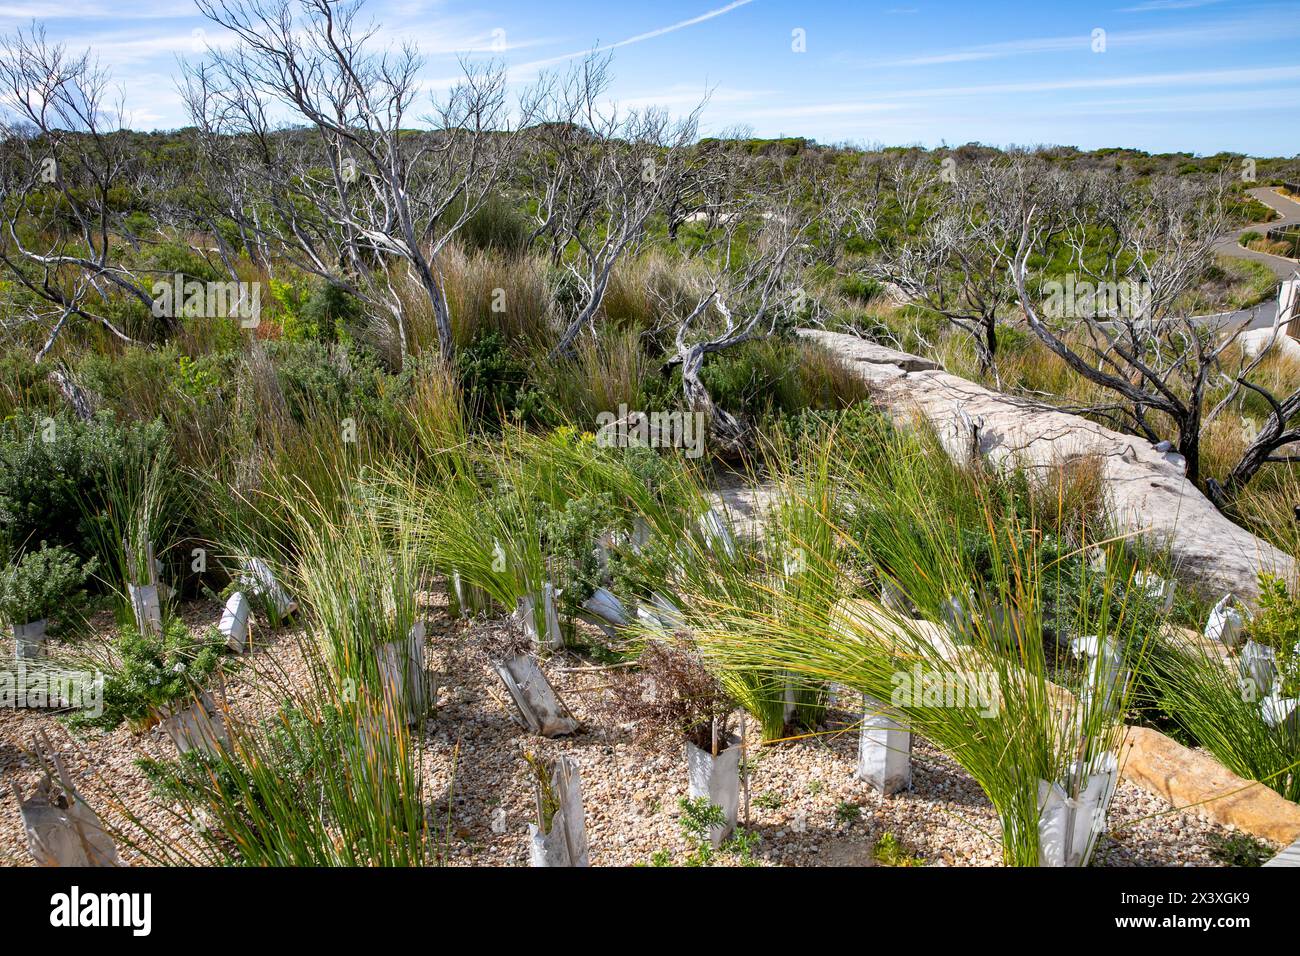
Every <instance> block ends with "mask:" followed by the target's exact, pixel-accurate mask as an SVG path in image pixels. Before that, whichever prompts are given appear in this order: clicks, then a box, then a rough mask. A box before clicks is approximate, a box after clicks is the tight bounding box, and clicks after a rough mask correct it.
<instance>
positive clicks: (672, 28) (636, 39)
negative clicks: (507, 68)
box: [512, 0, 754, 72]
mask: <svg viewBox="0 0 1300 956" xmlns="http://www.w3.org/2000/svg"><path fill="white" fill-rule="evenodd" d="M753 2H754V0H733V2H732V3H729V4H727V5H726V6H724V7H718V8H717V9H715V10H709V11H707V12H705V13H702V14H700V15H699V16H697V17H691V18H690V19H689V20H679V21H678V22H677V23H672V24H669V25H668V26H666V27H659V28H657V29H655V30H647V31H646V32H645V33H638V34H637V35H636V36H631V37H628V38H627V39H625V40H619V41H618V42H616V43H609V44H598V45H597V46H596V47H594V48H592V49H587V50H576V51H574V52H573V53H562V54H560V55H559V56H552V57H547V58H546V59H544V60H534V61H532V62H531V63H521V64H519V65H518V66H516V67H514V68H513V69H512V72H514V71H516V70H517V71H520V72H524V71H528V70H540V69H543V68H544V67H548V66H553V65H555V64H556V63H563V62H565V61H566V60H574V59H577V58H578V57H580V56H586V55H587V54H589V53H593V52H594V53H601V52H604V51H606V50H617V49H618V48H619V47H625V46H631V45H632V44H633V43H641V42H642V41H644V40H653V39H654V38H655V37H661V36H664V35H665V34H668V33H675V32H677V31H678V30H684V29H686V28H687V27H693V26H695V25H696V24H697V23H703V22H705V21H706V20H712V19H713V18H714V17H720V16H723V15H724V14H727V13H730V12H731V11H732V10H737V9H739V8H740V7H744V6H748V5H749V4H751V3H753Z"/></svg>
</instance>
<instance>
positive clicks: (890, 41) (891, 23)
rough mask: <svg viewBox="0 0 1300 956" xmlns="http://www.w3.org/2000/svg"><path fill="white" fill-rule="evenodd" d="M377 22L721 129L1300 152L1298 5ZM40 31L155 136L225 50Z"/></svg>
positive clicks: (1056, 1)
mask: <svg viewBox="0 0 1300 956" xmlns="http://www.w3.org/2000/svg"><path fill="white" fill-rule="evenodd" d="M365 16H367V17H370V18H372V19H374V20H375V21H376V22H377V23H380V24H382V27H383V29H382V32H381V35H382V36H384V37H386V38H388V39H392V40H398V39H410V40H414V41H415V42H416V43H417V44H418V46H419V47H420V49H421V50H422V52H424V54H425V55H426V57H427V60H428V64H427V70H426V72H427V79H428V80H429V82H430V84H431V85H432V86H434V87H436V86H437V85H438V84H439V83H441V82H443V81H444V80H445V78H447V77H449V76H451V75H453V74H454V72H455V68H456V55H457V54H458V53H469V54H470V55H471V56H472V57H483V58H486V57H490V56H493V55H496V56H499V57H500V58H502V59H504V60H505V62H506V63H507V64H508V65H509V67H510V69H511V78H512V80H513V81H515V82H517V83H519V84H523V83H526V82H527V81H528V80H529V79H531V78H532V77H534V76H535V75H536V73H537V71H538V70H540V69H562V68H563V67H564V66H565V64H566V63H568V62H570V61H571V60H572V59H573V58H576V57H578V56H581V55H582V54H583V53H585V52H586V51H588V50H590V49H591V48H592V47H594V46H596V45H600V46H602V47H605V48H613V49H614V64H613V69H614V73H615V75H616V78H617V79H616V83H615V86H614V89H613V96H614V98H615V99H616V100H618V101H619V102H620V103H623V104H626V105H629V106H631V105H644V104H649V103H659V104H662V105H664V106H667V107H669V108H671V109H673V110H676V111H681V112H685V111H687V110H689V109H690V107H691V106H692V105H693V104H695V103H696V102H698V101H699V99H700V98H701V97H702V96H703V95H704V94H705V93H706V92H709V91H711V98H710V102H709V105H708V107H707V108H706V110H705V112H704V117H703V120H704V130H705V132H719V131H721V130H723V129H726V128H728V127H731V126H734V125H737V124H744V125H747V126H749V127H751V128H752V129H753V132H754V133H755V134H756V135H761V136H774V135H778V134H785V135H798V136H809V137H813V138H815V139H817V140H820V141H822V142H844V141H849V142H857V143H866V144H876V143H883V144H886V145H896V144H910V143H920V144H922V145H925V146H935V145H939V144H940V143H945V142H946V143H948V144H950V145H952V144H960V143H965V142H970V141H973V140H978V141H980V142H984V143H990V144H994V145H1008V144H1013V143H1014V144H1022V145H1031V144H1038V143H1063V144H1070V145H1077V146H1081V147H1084V148H1093V147H1100V146H1134V147H1138V148H1141V149H1146V150H1150V151H1152V152H1164V151H1174V150H1185V151H1189V152H1196V153H1214V152H1217V151H1219V150H1231V151H1237V152H1244V153H1248V154H1251V155H1257V156H1263V155H1286V156H1291V155H1295V154H1296V153H1297V152H1300V123H1297V114H1300V3H1296V2H1292V3H1280V2H1252V0H1112V2H1109V3H1106V2H1103V3H1077V2H1070V0H1065V2H1061V0H1037V2H1006V0H1003V2H975V0H972V2H957V0H951V2H942V3H936V2H926V0H886V2H884V3H868V2H842V0H823V2H816V0H804V2H791V0H660V2H655V3H618V2H616V0H600V2H597V0H486V2H472V3H471V2H461V0H370V2H368V3H367V5H366V14H365ZM33 19H38V20H40V21H42V22H43V23H44V24H45V26H46V28H47V31H48V32H49V34H50V35H51V36H52V37H54V38H56V39H59V40H63V41H66V42H67V43H68V44H69V45H70V46H73V47H87V46H88V47H91V48H93V49H94V50H95V51H96V53H97V55H98V57H99V60H100V62H101V64H103V65H105V66H107V67H110V68H111V69H112V72H113V76H114V78H115V80H116V81H117V82H118V84H119V85H120V86H121V87H122V91H123V95H124V102H125V105H126V113H127V116H128V120H129V123H130V125H132V126H134V127H136V128H141V129H148V128H170V127H175V126H180V125H184V124H185V116H184V112H183V109H182V106H181V101H180V97H179V96H178V94H177V93H176V90H175V87H176V76H177V74H178V72H179V71H178V66H177V61H178V59H183V58H193V57H197V56H200V55H201V54H200V53H199V52H198V51H200V50H201V48H202V47H203V45H204V44H205V43H207V44H221V43H223V42H226V40H225V38H223V37H222V36H221V34H220V32H219V31H218V30H216V29H215V28H213V27H212V26H211V25H210V24H208V23H207V22H206V21H205V20H203V19H202V18H201V17H199V16H198V15H197V13H196V11H195V10H194V9H193V7H192V6H191V4H190V0H58V2H51V0H0V29H3V30H4V32H9V31H11V30H13V29H14V28H17V27H19V26H25V25H27V24H29V23H30V22H31V21H32V20H33ZM200 29H203V30H204V32H203V33H196V31H198V30H200ZM796 31H802V33H801V34H799V33H797V32H796ZM1095 31H1104V36H1103V35H1102V34H1097V35H1096V36H1097V39H1094V35H1095ZM800 38H802V41H803V43H802V45H803V47H804V49H803V51H802V52H798V51H796V49H795V48H796V47H797V46H799V45H800V44H799V39H800ZM1100 39H1104V49H1100V50H1098V49H1094V48H1095V47H1100V46H1102V45H1103V44H1102V43H1100V42H1098V40H1100Z"/></svg>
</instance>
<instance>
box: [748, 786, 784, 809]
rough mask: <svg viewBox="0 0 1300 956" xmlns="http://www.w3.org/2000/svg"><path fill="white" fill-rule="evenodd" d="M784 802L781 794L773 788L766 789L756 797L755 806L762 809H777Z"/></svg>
mask: <svg viewBox="0 0 1300 956" xmlns="http://www.w3.org/2000/svg"><path fill="white" fill-rule="evenodd" d="M783 802H784V801H783V800H782V799H781V795H780V794H779V793H773V792H772V791H771V790H766V791H764V792H763V793H760V794H759V795H758V796H756V797H755V798H754V806H756V807H758V808H759V809H760V810H776V809H778V808H779V807H780V806H781V804H782V803H783Z"/></svg>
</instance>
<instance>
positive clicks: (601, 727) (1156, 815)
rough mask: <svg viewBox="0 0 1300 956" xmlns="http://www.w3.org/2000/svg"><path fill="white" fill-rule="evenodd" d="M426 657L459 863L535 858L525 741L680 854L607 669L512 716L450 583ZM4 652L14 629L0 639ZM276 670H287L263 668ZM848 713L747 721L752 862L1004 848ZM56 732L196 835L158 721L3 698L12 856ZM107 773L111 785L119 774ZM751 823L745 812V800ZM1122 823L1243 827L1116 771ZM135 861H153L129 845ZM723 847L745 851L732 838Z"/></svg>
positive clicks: (259, 680) (159, 828) (198, 616)
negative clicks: (565, 731) (91, 726)
mask: <svg viewBox="0 0 1300 956" xmlns="http://www.w3.org/2000/svg"><path fill="white" fill-rule="evenodd" d="M183 614H184V616H185V618H186V621H187V623H190V624H191V625H192V626H196V627H200V626H209V625H210V624H211V623H214V622H215V621H216V619H217V617H218V616H219V614H220V607H219V605H217V604H215V603H212V602H196V603H193V604H188V605H186V606H185V608H184V609H183ZM429 619H430V627H429V635H430V636H429V646H428V651H429V659H430V665H429V666H430V668H431V670H432V671H433V672H434V675H435V679H436V680H437V682H438V685H439V689H438V707H437V710H436V712H435V713H434V714H433V715H431V717H430V718H429V719H428V720H427V721H426V722H425V725H424V746H423V748H422V756H421V759H422V763H423V769H424V774H425V787H426V797H427V800H428V803H429V805H430V806H431V807H432V808H433V811H434V812H433V815H434V816H435V817H436V818H437V819H438V820H439V821H440V823H442V822H446V821H448V820H449V821H450V826H449V828H448V831H449V832H448V833H447V834H445V835H444V837H443V842H444V843H445V846H446V850H447V857H448V862H449V863H451V864H453V865H467V866H512V865H526V864H527V860H528V837H527V830H528V823H529V822H530V821H531V820H532V817H533V812H534V811H533V793H532V782H531V780H532V778H531V775H530V773H529V771H528V768H527V765H526V763H525V761H524V754H525V753H526V752H531V753H534V754H540V755H545V754H558V753H566V754H569V755H571V756H573V757H574V758H575V759H576V760H577V763H578V767H579V771H580V776H581V779H582V785H583V793H584V804H585V807H586V821H587V833H588V839H589V842H590V845H591V862H592V865H594V866H626V865H632V864H643V863H649V862H651V860H652V858H653V857H654V856H655V855H656V854H659V855H660V859H663V857H664V855H665V854H666V855H667V858H668V859H669V860H671V861H672V862H674V863H681V862H683V861H684V860H685V859H686V857H687V856H688V854H689V852H690V849H691V847H690V844H689V843H688V841H687V840H686V838H685V837H684V836H683V834H682V831H681V825H680V821H679V809H678V801H679V799H680V798H681V797H683V796H685V795H686V768H685V760H684V757H683V755H682V753H681V751H670V750H667V749H653V748H649V747H647V746H645V745H643V744H641V743H639V742H637V741H636V740H634V739H633V738H632V737H631V735H630V734H629V733H628V732H627V729H620V728H617V727H611V726H609V725H608V723H607V722H603V721H600V720H596V719H591V718H592V714H591V710H590V704H591V702H593V701H594V700H595V697H596V695H598V694H600V693H601V692H602V688H603V686H604V685H606V684H607V683H608V682H609V680H610V674H609V672H608V671H602V670H595V669H593V668H592V667H591V666H590V665H589V664H587V663H586V662H584V661H582V660H579V659H577V658H574V657H569V656H560V657H556V658H552V659H551V660H550V661H549V662H547V664H546V670H547V673H548V676H549V677H550V678H551V680H552V682H553V684H554V685H555V687H556V690H557V691H558V692H559V694H560V695H561V697H562V698H563V699H564V700H565V701H566V702H567V703H568V704H569V706H570V708H571V709H572V710H573V711H574V713H575V714H576V715H577V716H578V717H579V718H581V719H583V721H584V727H583V729H582V730H580V731H579V732H578V733H577V734H574V735H572V736H570V737H566V738H560V739H555V740H545V739H542V738H537V737H532V736H529V735H527V734H526V733H525V732H524V731H523V730H522V729H520V728H519V727H518V726H517V725H516V724H515V722H514V720H513V719H512V713H513V706H512V705H511V704H510V703H509V700H508V697H507V695H506V692H505V689H504V688H503V687H502V686H501V684H500V682H499V680H498V679H497V677H496V675H495V673H494V672H493V671H492V670H491V669H490V667H489V665H488V663H487V659H486V656H485V654H484V652H483V647H484V645H485V643H486V641H487V640H488V639H489V638H490V636H491V635H492V633H493V632H494V630H496V628H497V627H498V625H494V624H493V623H492V622H490V621H474V622H465V621H453V620H450V619H449V618H448V616H447V614H446V606H445V599H441V598H435V606H432V607H430V608H429ZM301 637H302V635H301V634H299V633H295V632H293V631H290V630H283V631H280V632H278V633H273V634H268V633H267V632H266V631H265V630H263V631H259V632H257V633H255V637H254V641H255V646H254V650H253V652H252V653H251V654H250V655H248V656H247V657H245V658H243V659H241V661H240V666H238V667H237V668H236V672H235V673H234V674H232V675H230V676H229V677H228V678H227V679H226V681H225V693H226V696H227V700H228V701H229V703H230V707H231V710H232V713H233V715H234V716H235V718H236V719H238V720H255V719H261V718H264V717H266V716H268V715H270V714H272V713H274V711H275V709H276V708H277V707H278V706H279V705H280V704H281V703H282V691H280V690H278V689H277V688H280V687H283V686H284V685H285V683H286V682H287V683H289V684H290V685H293V686H298V687H305V686H307V678H306V665H305V663H304V660H303V656H302V654H301V651H300V650H299V648H298V643H297V642H298V640H299V639H301ZM101 640H102V638H101ZM0 654H3V655H4V659H7V660H8V659H12V645H11V644H0ZM271 670H274V671H276V672H277V673H278V674H279V675H280V677H279V679H278V680H276V681H275V682H272V681H270V680H268V679H267V678H266V676H265V675H266V674H267V673H268V672H269V671H271ZM851 719H852V718H851V716H850V715H848V714H844V713H837V712H832V713H831V714H830V716H829V718H828V722H827V725H826V727H825V728H823V731H822V732H820V733H819V734H817V735H815V736H809V737H806V738H804V739H801V740H798V741H793V742H788V743H783V744H779V745H774V746H768V747H763V746H761V745H760V742H759V739H758V734H757V728H756V726H755V723H754V722H753V721H750V722H749V726H750V733H749V739H748V741H747V747H748V753H749V754H750V758H751V761H752V765H753V769H752V773H751V775H750V801H749V824H748V828H749V829H750V830H751V831H752V832H753V833H754V834H755V835H757V837H758V842H757V844H756V846H755V847H754V849H753V852H752V860H751V862H753V863H756V864H758V865H777V866H871V865H876V861H875V860H874V858H873V854H872V847H873V846H874V845H875V843H876V842H877V841H878V840H879V839H880V838H881V837H882V836H883V835H885V834H887V833H888V834H892V835H893V837H894V838H895V840H896V841H897V842H898V844H899V845H900V846H901V848H902V850H903V851H904V852H905V853H906V854H908V855H911V856H915V857H919V858H921V859H922V860H924V862H925V863H926V864H927V865H941V866H997V865H1000V863H1001V851H1000V847H999V841H998V833H999V826H998V821H997V816H996V814H995V813H994V812H993V808H992V806H991V805H990V804H989V802H988V800H986V799H985V798H984V796H983V794H982V793H981V791H980V789H979V787H978V786H977V785H976V784H975V782H974V781H973V780H971V779H970V778H969V777H967V776H966V775H965V774H964V773H963V772H962V771H961V769H960V768H959V767H957V766H956V765H955V764H954V763H953V762H952V761H951V760H949V759H948V758H946V757H945V756H944V755H942V754H940V753H939V752H937V751H936V750H935V749H934V748H933V747H932V746H930V745H929V744H928V743H927V742H926V741H924V740H917V741H916V744H915V748H914V753H913V788H912V789H911V790H910V791H908V792H906V793H901V794H897V795H894V796H891V797H883V796H881V795H880V794H878V793H876V792H875V791H873V790H871V789H870V788H869V787H868V786H867V785H866V784H864V783H862V782H861V781H859V780H857V779H856V778H855V777H854V774H853V771H854V768H855V766H856V759H857V737H856V734H855V733H854V732H852V731H851V730H849V729H848V725H849V722H850V721H851ZM39 730H44V731H45V732H46V733H47V734H48V735H49V736H50V738H51V740H52V741H53V742H54V744H55V746H56V747H57V748H58V749H59V750H60V752H61V753H62V754H63V755H64V760H65V762H66V764H67V767H68V770H69V771H70V773H71V774H72V776H73V779H74V781H76V783H77V786H78V787H79V788H80V789H81V791H82V794H83V796H85V797H86V798H87V800H88V801H90V803H91V804H92V806H94V807H95V808H96V809H97V810H99V811H100V812H102V813H104V814H105V816H107V817H110V818H112V819H114V820H126V819H132V818H133V819H135V820H137V821H139V825H140V826H147V827H148V828H150V829H152V830H153V831H154V832H156V833H160V834H163V835H165V837H166V838H167V840H168V841H169V842H171V843H173V844H174V845H176V846H177V847H180V848H184V847H185V846H187V845H188V844H187V842H186V841H187V837H188V833H189V831H188V826H187V824H186V822H185V821H184V820H183V819H182V818H181V817H180V816H179V815H178V814H177V813H176V812H175V811H174V809H173V808H170V807H167V806H163V805H160V804H159V803H158V802H157V801H156V800H154V799H153V797H152V796H151V795H150V793H149V787H148V784H147V782H146V781H145V779H144V777H143V775H142V774H141V772H140V771H139V770H138V769H137V768H136V767H135V766H134V761H135V760H136V759H137V758H138V757H141V756H152V757H165V756H171V755H173V753H174V749H173V747H172V745H171V743H170V742H169V741H168V740H167V739H166V737H165V736H164V735H163V734H162V733H161V731H160V730H159V729H158V728H154V729H152V730H149V731H146V732H144V733H142V734H135V733H133V732H131V731H130V730H128V729H127V728H125V727H121V728H118V729H117V730H115V731H112V732H111V733H107V734H101V733H98V732H89V733H85V734H82V735H79V736H78V737H76V738H74V737H73V736H72V735H71V734H70V733H69V732H68V731H67V730H66V729H65V728H64V727H63V725H62V723H60V721H59V720H58V719H57V718H56V717H55V716H53V715H52V714H50V713H41V712H33V711H13V710H5V711H0V789H2V790H3V794H4V796H3V797H2V798H0V864H3V865H30V862H31V860H30V857H29V855H28V853H27V849H26V841H25V837H24V835H23V832H22V826H21V821H20V819H19V815H18V809H17V804H16V802H15V800H14V798H13V796H12V791H11V788H10V781H13V780H16V781H18V782H20V783H21V784H22V786H23V788H24V792H27V791H29V790H30V789H31V787H32V786H33V785H34V784H35V783H36V781H37V780H38V779H39V777H40V774H39V772H38V770H37V768H36V764H35V761H34V760H32V758H31V757H29V756H27V754H26V750H27V748H28V747H29V746H30V742H31V740H32V737H33V735H34V734H35V733H36V732H37V731H39ZM110 781H111V783H110ZM742 821H743V810H742ZM1110 821H1111V827H1110V832H1109V834H1108V835H1107V836H1106V837H1105V838H1104V839H1103V842H1102V844H1101V845H1100V846H1099V848H1098V851H1097V853H1096V857H1095V860H1094V865H1102V866H1167V865H1174V866H1206V865H1210V866H1212V865H1216V863H1215V859H1214V857H1213V855H1212V853H1211V847H1212V846H1213V844H1214V842H1215V841H1217V840H1220V839H1222V838H1224V837H1226V836H1228V835H1229V834H1231V833H1232V832H1233V831H1232V830H1231V828H1228V827H1224V826H1221V825H1219V824H1216V823H1213V822H1211V821H1210V820H1208V819H1206V818H1204V817H1201V816H1200V815H1198V814H1195V813H1192V812H1182V813H1178V812H1173V811H1171V809H1170V807H1169V806H1168V805H1167V804H1165V803H1164V802H1163V801H1162V800H1160V799H1159V798H1157V797H1154V796H1152V795H1150V794H1148V793H1146V792H1145V791H1143V790H1141V789H1139V788H1137V787H1135V786H1133V785H1131V784H1128V783H1121V784H1120V786H1119V790H1118V792H1117V795H1116V798H1115V801H1114V805H1113V807H1112V810H1111V817H1110ZM122 855H123V857H124V858H125V859H126V860H127V861H128V862H131V863H137V864H139V863H144V862H148V861H146V860H143V859H141V858H140V856H139V855H138V854H136V853H134V852H133V851H131V850H130V849H128V848H122ZM717 862H718V863H720V864H724V865H736V864H739V863H741V862H742V860H741V858H740V857H739V856H738V855H737V854H729V853H722V854H719V855H718V857H717Z"/></svg>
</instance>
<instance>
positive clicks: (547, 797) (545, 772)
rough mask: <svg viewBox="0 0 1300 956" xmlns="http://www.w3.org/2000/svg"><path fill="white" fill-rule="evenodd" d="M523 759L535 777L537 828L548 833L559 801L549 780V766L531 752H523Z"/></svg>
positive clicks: (557, 810) (558, 806)
mask: <svg viewBox="0 0 1300 956" xmlns="http://www.w3.org/2000/svg"><path fill="white" fill-rule="evenodd" d="M524 760H526V761H528V766H529V767H530V768H531V769H532V771H533V776H534V777H536V778H537V828H538V829H539V830H540V831H541V832H542V833H550V832H551V821H552V820H554V819H555V814H556V813H558V812H559V810H560V801H559V798H558V797H557V796H556V794H555V786H554V784H553V783H552V781H551V768H550V767H549V766H547V764H546V761H545V760H544V759H542V758H540V757H537V756H534V755H533V754H531V753H525V754H524Z"/></svg>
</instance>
